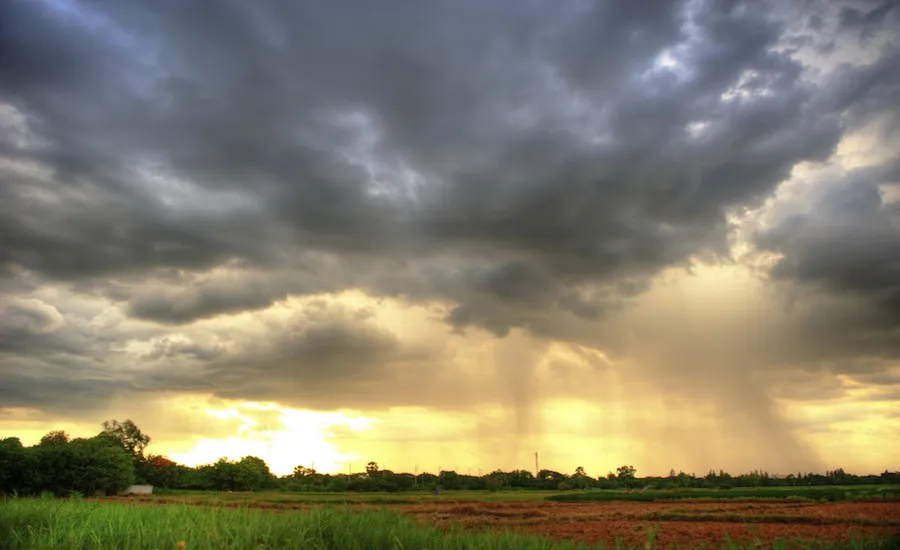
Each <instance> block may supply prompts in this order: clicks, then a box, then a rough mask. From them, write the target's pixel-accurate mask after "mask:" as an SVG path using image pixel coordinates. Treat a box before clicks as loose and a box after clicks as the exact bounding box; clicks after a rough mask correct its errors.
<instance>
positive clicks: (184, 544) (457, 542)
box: [0, 499, 897, 550]
mask: <svg viewBox="0 0 900 550" xmlns="http://www.w3.org/2000/svg"><path fill="white" fill-rule="evenodd" d="M652 546H653V544H652V541H648V542H647V544H645V545H641V548H643V549H646V548H650V547H652ZM615 547H616V548H622V546H620V545H615ZM749 547H752V545H751V546H749ZM749 547H748V548H749ZM773 547H774V548H778V549H781V548H788V545H787V544H786V543H776V544H774V545H773ZM798 547H799V546H798V545H797V544H795V543H792V544H791V545H790V548H798ZM814 547H815V548H822V549H825V548H835V549H837V548H848V549H851V550H869V549H872V550H875V549H879V550H887V549H893V548H896V547H897V546H896V542H893V541H881V542H879V541H863V540H859V541H852V542H850V543H843V544H840V545H825V546H814ZM0 548H3V549H4V550H19V549H40V550H63V549H65V550H95V549H96V550H99V549H124V548H127V549H129V550H145V549H146V550H151V549H155V550H163V549H176V550H178V549H184V550H228V549H246V550H266V549H272V550H274V549H286V550H288V549H304V550H325V549H328V550H401V549H403V550H426V549H428V550H451V549H452V550H462V549H472V550H523V549H535V550H576V549H585V550H587V549H590V548H605V547H604V546H588V545H584V544H578V543H572V542H566V541H550V540H546V539H541V538H537V537H533V536H528V535H521V534H514V533H510V532H480V533H476V532H463V531H460V530H457V529H452V530H450V531H449V532H447V533H444V532H441V531H440V530H439V529H437V528H435V527H431V526H422V525H419V524H417V523H416V522H415V521H414V520H413V519H411V518H408V517H405V516H403V515H401V514H399V513H396V512H392V511H389V510H381V509H374V510H367V511H350V510H348V509H346V508H337V507H319V508H314V509H312V510H311V511H309V512H295V513H287V514H276V513H271V512H258V511H253V510H250V509H246V508H239V509H232V510H226V509H216V508H204V507H196V506H190V505H167V506H137V505H129V504H100V503H94V502H90V501H85V500H80V499H77V500H71V501H62V500H53V499H11V500H7V501H5V502H0ZM726 548H730V549H738V548H743V546H741V545H730V544H729V545H726ZM755 548H759V547H755Z"/></svg>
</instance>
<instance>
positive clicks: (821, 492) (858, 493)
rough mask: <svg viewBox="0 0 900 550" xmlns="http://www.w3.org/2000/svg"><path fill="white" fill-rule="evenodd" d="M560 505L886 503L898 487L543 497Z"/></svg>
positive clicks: (895, 495) (896, 496)
mask: <svg viewBox="0 0 900 550" xmlns="http://www.w3.org/2000/svg"><path fill="white" fill-rule="evenodd" d="M545 498H546V499H547V500H554V501H560V502H612V501H633V502H650V501H656V500H676V499H692V498H693V499H716V500H722V499H786V498H789V499H810V500H828V501H845V500H886V499H900V486H898V485H851V486H835V487H740V488H737V487H736V488H733V489H674V490H647V491H644V492H634V493H625V492H622V491H570V492H566V493H557V494H554V495H547V496H546V497H545Z"/></svg>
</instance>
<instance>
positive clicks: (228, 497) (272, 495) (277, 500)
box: [153, 491, 563, 505]
mask: <svg viewBox="0 0 900 550" xmlns="http://www.w3.org/2000/svg"><path fill="white" fill-rule="evenodd" d="M560 494H563V493H561V492H560V491H498V492H496V493H491V492H489V491H447V492H444V493H441V494H439V495H435V494H433V493H426V492H422V491H419V492H406V493H349V492H348V493H333V492H331V493H328V492H303V493H289V492H284V491H259V492H238V493H228V492H205V491H163V492H157V493H154V495H153V498H165V499H166V500H171V501H173V502H187V503H214V502H223V503H232V502H260V503H272V504H384V505H390V504H416V503H420V502H438V501H447V500H467V501H472V500H475V501H480V502H507V501H536V500H543V499H544V498H546V497H548V496H554V495H560Z"/></svg>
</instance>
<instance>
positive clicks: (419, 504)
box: [100, 487, 900, 548]
mask: <svg viewBox="0 0 900 550" xmlns="http://www.w3.org/2000/svg"><path fill="white" fill-rule="evenodd" d="M786 489H794V490H793V491H787V490H786ZM815 489H821V488H770V490H768V491H767V490H753V489H745V490H744V491H745V492H746V493H747V494H746V495H745V496H744V498H738V497H739V496H740V494H741V493H740V492H738V491H733V492H732V491H719V492H718V493H727V494H728V495H729V496H732V497H733V498H728V499H721V498H720V499H713V498H712V497H713V496H715V495H714V494H710V492H709V491H705V492H704V491H692V490H686V491H681V492H675V494H676V495H680V499H673V498H672V497H673V492H659V493H665V494H660V495H659V498H658V499H656V500H655V501H649V499H650V498H651V497H653V496H654V495H653V493H651V492H645V493H642V494H637V493H622V492H617V491H604V492H601V491H589V492H584V493H582V492H566V493H560V492H537V491H534V492H532V491H509V492H498V493H486V492H462V491H460V492H450V493H444V494H441V495H433V494H426V493H404V494H398V495H385V494H371V493H370V494H360V493H354V494H350V493H278V492H270V493H179V494H172V495H167V496H157V497H140V498H132V497H112V498H106V499H100V500H101V501H105V502H109V503H123V502H131V503H141V504H145V505H160V504H182V505H183V504H194V505H201V506H204V505H206V506H213V507H226V508H249V509H260V510H269V511H278V512H282V513H284V512H292V511H294V512H300V511H308V510H310V509H321V508H332V509H334V508H341V509H345V510H351V511H370V510H373V509H374V510H388V511H392V512H400V513H402V514H404V515H405V516H408V517H411V518H413V519H415V520H416V521H417V522H418V523H419V524H422V525H428V526H437V527H440V528H442V529H447V528H450V527H451V526H459V527H462V528H464V529H466V530H467V531H469V532H494V533H496V532H501V531H505V530H511V531H514V532H517V533H523V534H527V535H538V536H541V537H546V538H549V539H553V540H558V541H577V542H581V543H586V544H591V545H606V546H614V545H616V544H617V543H618V544H624V545H625V546H626V547H632V546H633V547H643V545H644V543H646V542H647V540H648V539H651V538H652V539H653V540H655V546H656V547H671V546H679V547H683V548H684V547H696V546H699V545H707V546H711V547H716V548H718V547H721V546H722V545H723V544H726V543H727V542H728V541H731V542H735V543H740V544H742V545H755V544H758V543H766V544H770V543H775V542H776V541H779V540H781V541H787V540H792V541H806V542H815V543H820V544H823V543H824V544H828V543H835V542H839V541H843V542H844V543H848V541H849V540H850V539H851V538H853V539H869V540H872V541H874V540H878V539H882V538H884V537H889V536H897V535H900V501H898V500H885V495H887V494H892V493H891V492H890V491H882V492H883V493H884V494H883V495H878V496H876V497H873V496H872V488H859V487H854V488H836V489H835V488H829V490H830V491H832V492H831V493H829V494H827V495H823V494H822V493H821V492H817V491H815ZM880 489H883V487H882V488H880ZM893 490H894V491H895V490H896V488H893ZM835 491H837V492H835ZM598 493H600V494H601V495H602V499H600V500H578V499H575V501H573V502H566V501H565V500H557V499H559V498H560V497H564V498H570V497H582V496H590V497H596V496H597V494H598ZM775 493H777V494H775ZM834 495H838V497H839V498H842V499H844V500H842V501H839V502H828V501H827V500H812V498H811V497H818V498H822V499H825V498H828V497H833V496H834ZM636 497H640V498H641V499H643V500H640V501H638V500H628V499H634V498H636ZM693 497H696V498H693ZM786 497H787V498H786ZM804 497H806V498H804ZM855 497H858V498H878V500H868V501H853V500H852V499H853V498H855ZM616 499H617V500H616ZM873 544H874V543H873Z"/></svg>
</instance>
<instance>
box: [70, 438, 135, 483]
mask: <svg viewBox="0 0 900 550" xmlns="http://www.w3.org/2000/svg"><path fill="white" fill-rule="evenodd" d="M66 450H67V451H68V453H67V454H68V459H69V468H70V471H69V473H68V475H69V476H70V479H71V480H72V490H74V491H79V492H81V493H83V494H85V495H92V494H94V493H96V492H97V491H102V492H104V493H117V492H119V491H122V490H123V489H125V488H127V487H128V486H129V485H131V484H132V483H134V480H135V476H134V464H133V462H132V458H131V456H130V455H129V454H128V453H127V452H125V450H124V449H122V448H121V447H119V446H118V445H115V444H112V443H111V442H110V441H109V440H107V439H106V438H100V437H94V438H91V439H74V440H72V442H70V443H69V444H68V445H67V446H66Z"/></svg>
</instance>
